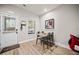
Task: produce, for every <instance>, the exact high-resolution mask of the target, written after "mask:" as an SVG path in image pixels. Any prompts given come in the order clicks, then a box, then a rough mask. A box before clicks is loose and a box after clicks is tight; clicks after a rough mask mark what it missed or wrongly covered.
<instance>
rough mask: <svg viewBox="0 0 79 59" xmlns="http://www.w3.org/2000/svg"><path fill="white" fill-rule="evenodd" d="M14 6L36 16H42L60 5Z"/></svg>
mask: <svg viewBox="0 0 79 59" xmlns="http://www.w3.org/2000/svg"><path fill="white" fill-rule="evenodd" d="M16 6H18V7H22V8H24V9H26V10H28V11H30V12H32V13H34V14H36V15H42V14H45V13H47V12H49V11H51V10H53V9H55V8H57V7H58V6H60V4H17V5H16Z"/></svg>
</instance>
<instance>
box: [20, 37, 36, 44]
mask: <svg viewBox="0 0 79 59" xmlns="http://www.w3.org/2000/svg"><path fill="white" fill-rule="evenodd" d="M35 39H36V38H33V39H28V40H24V41H21V42H19V44H21V43H25V42H29V41H32V40H35Z"/></svg>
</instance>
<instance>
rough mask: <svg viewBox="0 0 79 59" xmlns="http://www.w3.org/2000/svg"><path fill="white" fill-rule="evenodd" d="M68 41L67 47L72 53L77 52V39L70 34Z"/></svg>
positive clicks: (78, 40)
mask: <svg viewBox="0 0 79 59" xmlns="http://www.w3.org/2000/svg"><path fill="white" fill-rule="evenodd" d="M70 37H71V38H70V40H69V46H70V48H71V49H72V50H73V51H76V52H79V51H78V50H75V45H78V46H79V38H78V37H76V36H74V35H72V34H70Z"/></svg>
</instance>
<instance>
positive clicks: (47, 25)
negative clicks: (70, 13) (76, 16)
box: [45, 19, 54, 29]
mask: <svg viewBox="0 0 79 59" xmlns="http://www.w3.org/2000/svg"><path fill="white" fill-rule="evenodd" d="M45 29H54V19H49V20H46V21H45Z"/></svg>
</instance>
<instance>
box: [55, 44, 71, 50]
mask: <svg viewBox="0 0 79 59" xmlns="http://www.w3.org/2000/svg"><path fill="white" fill-rule="evenodd" d="M55 44H56V45H58V46H60V47H64V48H66V49H69V50H71V49H70V48H69V46H66V45H64V44H62V43H59V42H55Z"/></svg>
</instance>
